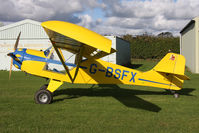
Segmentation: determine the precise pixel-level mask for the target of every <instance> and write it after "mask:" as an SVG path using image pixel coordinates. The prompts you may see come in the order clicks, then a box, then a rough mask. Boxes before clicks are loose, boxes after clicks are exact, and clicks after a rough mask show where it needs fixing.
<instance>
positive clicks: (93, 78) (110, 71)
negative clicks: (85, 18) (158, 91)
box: [9, 49, 181, 90]
mask: <svg viewBox="0 0 199 133" xmlns="http://www.w3.org/2000/svg"><path fill="white" fill-rule="evenodd" d="M48 54H49V53H48V52H46V51H37V50H31V49H17V50H16V51H15V52H13V53H9V55H10V56H11V57H12V58H13V59H14V62H13V64H14V66H15V67H17V68H18V69H20V70H22V71H24V72H26V73H29V74H32V75H35V76H39V77H45V78H49V79H54V80H59V81H64V82H69V83H72V82H71V80H70V78H69V76H68V74H67V73H63V72H59V71H52V70H47V69H46V65H47V64H48V63H53V64H59V65H62V63H61V62H60V61H58V60H53V59H50V58H48ZM65 65H66V66H72V67H73V68H72V69H70V74H71V75H72V76H74V75H75V70H76V69H77V68H76V65H75V64H71V63H67V62H65ZM170 76H171V75H166V74H164V73H159V72H156V71H155V70H153V69H152V70H150V71H147V72H141V71H138V70H135V69H130V68H127V67H124V66H120V65H117V64H112V63H109V62H106V61H103V60H101V59H93V58H90V59H86V60H84V61H82V62H81V63H80V67H79V70H78V74H77V76H76V78H75V80H74V82H73V83H80V84H85V83H86V84H128V85H141V86H152V87H160V88H167V89H169V88H171V87H172V89H175V90H179V88H181V86H180V85H181V84H179V85H176V84H173V83H171V81H170V78H171V77H170Z"/></svg>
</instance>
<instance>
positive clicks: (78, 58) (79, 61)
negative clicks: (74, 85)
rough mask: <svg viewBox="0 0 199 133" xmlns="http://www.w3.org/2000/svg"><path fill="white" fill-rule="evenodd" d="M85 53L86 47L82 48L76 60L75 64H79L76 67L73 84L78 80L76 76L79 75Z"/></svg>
mask: <svg viewBox="0 0 199 133" xmlns="http://www.w3.org/2000/svg"><path fill="white" fill-rule="evenodd" d="M83 51H84V47H83V46H82V47H81V48H80V51H79V53H77V55H76V58H75V64H77V66H76V70H75V75H74V77H73V82H74V81H75V78H76V76H77V74H78V70H79V66H80V63H81V61H82V54H83Z"/></svg>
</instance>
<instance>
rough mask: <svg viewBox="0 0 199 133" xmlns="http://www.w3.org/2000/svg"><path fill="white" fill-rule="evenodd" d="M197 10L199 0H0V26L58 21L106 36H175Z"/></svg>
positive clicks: (196, 13)
mask: <svg viewBox="0 0 199 133" xmlns="http://www.w3.org/2000/svg"><path fill="white" fill-rule="evenodd" d="M198 7H199V0H0V22H3V23H4V25H6V24H10V23H14V22H17V21H21V20H24V19H32V20H36V21H40V22H43V21H47V20H61V21H67V22H71V23H74V24H78V25H81V26H83V27H86V28H88V29H90V30H93V31H95V32H97V33H100V34H106V35H124V34H132V35H139V34H143V33H146V32H147V33H149V34H153V35H157V34H159V33H161V32H171V33H173V34H174V35H179V32H180V30H181V29H182V28H183V27H184V26H185V25H186V24H187V23H188V22H189V21H190V20H191V19H193V18H194V17H197V16H199V8H198Z"/></svg>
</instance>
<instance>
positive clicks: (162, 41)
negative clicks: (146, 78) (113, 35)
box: [122, 32, 180, 59]
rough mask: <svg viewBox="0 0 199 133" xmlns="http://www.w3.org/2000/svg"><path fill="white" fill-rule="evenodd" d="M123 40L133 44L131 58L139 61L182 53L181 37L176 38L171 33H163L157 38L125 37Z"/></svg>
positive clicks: (147, 35)
mask: <svg viewBox="0 0 199 133" xmlns="http://www.w3.org/2000/svg"><path fill="white" fill-rule="evenodd" d="M122 39H124V40H126V41H129V42H130V44H131V57H132V58H137V59H161V58H162V57H164V56H165V55H166V54H167V53H168V52H174V53H180V40H179V37H174V36H173V35H172V34H171V33H170V32H163V33H160V34H158V35H157V36H154V35H149V34H142V35H137V36H133V35H129V34H127V35H123V36H122Z"/></svg>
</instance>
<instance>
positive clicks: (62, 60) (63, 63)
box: [50, 39, 73, 82]
mask: <svg viewBox="0 0 199 133" xmlns="http://www.w3.org/2000/svg"><path fill="white" fill-rule="evenodd" d="M50 40H51V39H50ZM51 42H52V45H53V47H54V49H55V51H56V53H57V55H58V56H59V59H60V61H61V63H62V65H63V66H64V69H65V70H66V72H67V74H68V76H69V78H70V80H71V82H73V78H72V76H71V74H70V72H69V69H68V67H67V66H66V64H65V61H64V58H63V55H62V53H60V52H61V51H60V50H59V49H58V48H57V47H56V46H55V44H54V42H53V41H52V40H51Z"/></svg>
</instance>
